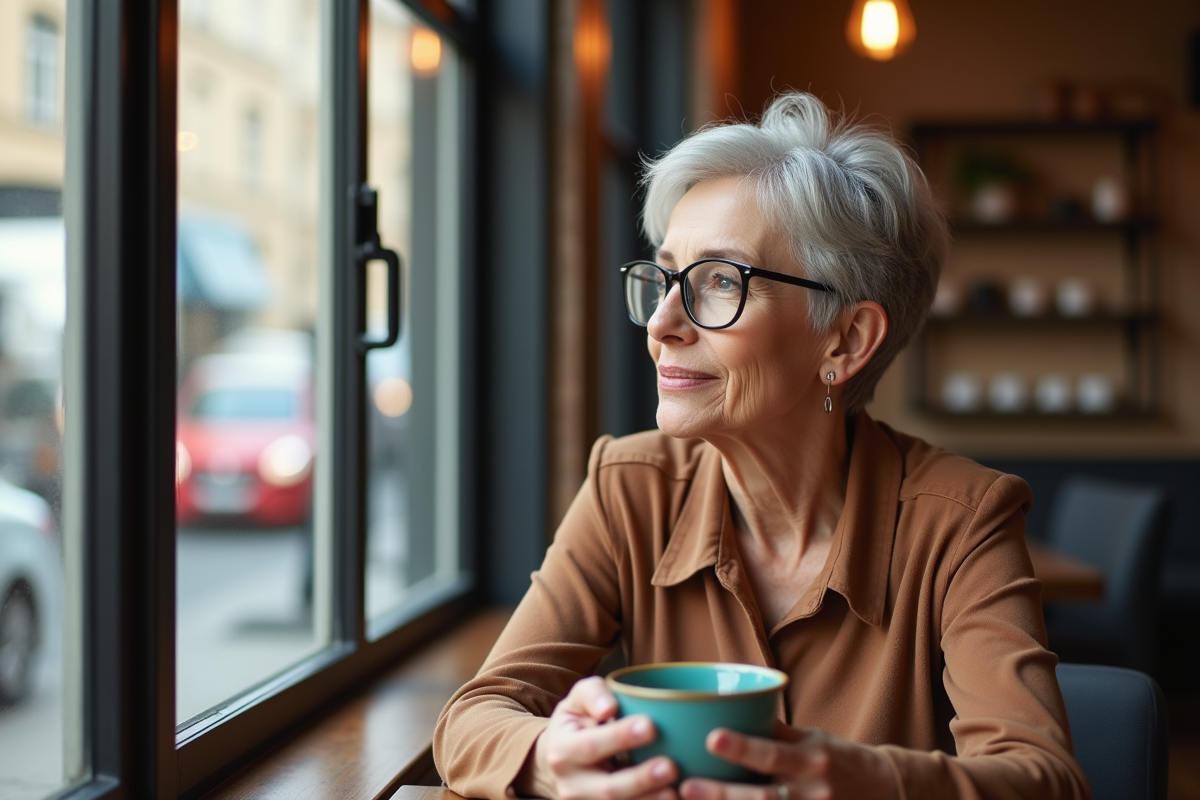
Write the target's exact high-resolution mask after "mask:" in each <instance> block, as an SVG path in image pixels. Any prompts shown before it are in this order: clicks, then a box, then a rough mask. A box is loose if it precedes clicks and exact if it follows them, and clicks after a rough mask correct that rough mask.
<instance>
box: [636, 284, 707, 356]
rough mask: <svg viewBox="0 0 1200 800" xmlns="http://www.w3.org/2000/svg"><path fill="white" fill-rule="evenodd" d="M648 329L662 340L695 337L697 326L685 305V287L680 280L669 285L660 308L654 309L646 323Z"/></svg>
mask: <svg viewBox="0 0 1200 800" xmlns="http://www.w3.org/2000/svg"><path fill="white" fill-rule="evenodd" d="M646 331H647V332H648V333H649V334H650V335H651V336H652V337H653V338H654V339H656V340H658V341H660V342H661V341H665V340H666V339H682V340H685V341H686V340H688V339H691V338H695V335H696V327H695V326H694V325H693V324H692V321H691V320H690V319H689V318H688V315H687V310H686V309H685V308H684V307H683V289H682V287H680V286H679V284H678V282H674V283H672V284H671V285H669V286H668V287H667V294H666V296H665V297H663V299H662V302H661V303H659V304H658V308H656V309H654V313H653V314H652V315H651V316H650V321H649V322H647V323H646Z"/></svg>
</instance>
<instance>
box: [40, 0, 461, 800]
mask: <svg viewBox="0 0 1200 800" xmlns="http://www.w3.org/2000/svg"><path fill="white" fill-rule="evenodd" d="M395 1H396V2H401V0H395ZM403 5H405V6H406V7H407V8H408V9H409V10H410V11H412V12H413V13H415V14H416V15H417V16H419V17H420V18H422V20H423V21H425V22H426V23H428V24H429V25H431V26H432V27H434V28H435V29H437V30H438V32H439V33H441V34H442V35H443V36H446V37H448V38H449V39H451V40H452V41H453V42H454V44H455V45H456V46H457V47H458V48H459V49H460V51H461V52H462V53H463V57H464V62H465V63H466V71H467V72H468V73H471V72H473V71H474V70H476V69H478V67H477V64H478V59H479V47H478V44H477V41H478V34H477V22H476V20H474V19H470V18H467V17H464V16H463V15H462V14H460V13H459V12H458V11H457V10H456V9H455V8H453V7H451V6H449V5H448V4H446V3H445V2H441V1H440V0H430V2H428V3H425V2H423V1H422V0H404V1H403ZM322 9H323V10H322V14H323V19H322V22H323V33H322V35H323V36H324V37H326V41H325V45H326V47H325V50H324V52H325V53H326V55H325V57H324V60H323V65H322V71H323V76H324V77H323V80H324V81H325V82H326V83H325V86H326V91H327V92H328V94H327V96H328V97H329V98H330V99H331V102H330V103H328V104H327V107H325V108H323V111H322V143H323V148H325V149H326V150H327V151H328V152H329V153H331V154H332V155H329V156H325V157H324V158H323V172H322V179H323V190H324V191H323V192H322V208H321V220H322V222H321V224H322V225H323V226H325V227H324V229H323V231H322V233H323V234H325V235H324V236H323V239H322V241H323V246H324V248H325V252H324V253H323V254H322V259H323V260H324V261H325V266H324V268H323V270H322V281H325V282H326V283H323V285H322V287H321V288H322V294H323V295H324V296H327V297H328V298H329V299H328V301H327V302H325V303H324V306H323V308H322V310H321V314H322V315H323V316H322V319H321V322H320V324H321V325H322V326H323V329H324V330H328V331H329V332H330V334H331V335H328V336H325V337H322V340H323V341H324V342H325V344H323V345H322V347H323V348H325V349H326V352H323V353H322V356H323V357H324V362H323V363H326V364H330V365H331V368H330V372H331V374H330V375H328V376H327V377H325V378H323V379H321V382H320V384H319V386H318V391H319V392H321V393H322V401H323V402H324V403H325V408H326V411H325V414H326V415H327V416H326V417H325V419H324V420H323V422H324V425H323V429H322V436H323V437H324V441H323V443H322V444H323V445H324V446H325V449H324V452H327V453H330V457H329V458H328V459H327V462H328V463H329V464H330V465H331V466H330V468H329V469H327V470H325V471H324V475H325V476H326V478H325V479H324V482H323V486H322V487H321V488H319V489H318V493H319V494H320V495H323V497H324V501H323V502H324V503H325V506H324V508H323V510H321V511H319V512H318V514H319V520H318V522H317V528H318V529H321V528H324V533H323V534H321V535H319V539H318V546H324V547H325V548H326V554H327V555H328V557H329V561H330V563H331V564H332V575H331V576H330V578H331V580H330V581H329V582H328V585H329V587H330V588H329V589H328V592H329V597H330V598H331V604H332V618H331V619H329V620H328V625H329V630H330V645H329V647H327V648H326V649H324V650H322V651H321V652H320V653H318V654H317V655H315V656H314V657H312V658H310V659H307V660H305V661H304V662H302V663H300V664H297V665H296V666H294V667H293V668H291V669H290V670H288V671H286V672H285V673H283V674H281V675H279V676H277V677H276V678H274V679H271V680H269V681H267V682H265V683H263V684H261V685H260V686H258V687H256V688H254V689H252V690H251V691H249V692H248V693H247V694H246V695H244V696H242V697H241V698H239V699H238V700H237V701H235V702H233V703H231V704H230V705H229V706H228V707H226V709H224V710H223V711H222V713H219V714H216V715H214V716H211V717H207V718H204V719H201V720H199V721H197V722H192V723H191V724H187V725H185V726H183V727H181V728H179V729H178V730H177V723H176V719H175V713H176V711H175V680H176V669H175V666H176V665H175V625H176V619H175V556H176V547H175V537H174V535H173V534H174V531H175V510H174V490H175V487H174V471H175V470H174V459H175V413H176V400H175V374H176V347H177V341H176V298H175V294H176V276H175V271H174V270H170V269H168V270H163V269H161V266H160V265H162V264H164V263H174V260H175V241H176V214H177V183H176V158H177V153H176V128H177V93H178V89H177V58H178V3H177V0H157V2H151V3H116V2H108V1H107V0H68V11H67V19H68V26H67V29H66V30H67V36H68V52H71V53H73V54H75V55H74V57H73V58H71V59H68V60H67V63H66V65H65V68H66V70H67V86H68V88H67V104H68V105H67V108H68V114H69V115H70V117H71V119H72V124H71V126H70V127H69V129H68V130H67V132H66V151H67V167H66V181H65V185H66V186H67V187H68V191H66V192H64V198H65V199H64V218H65V221H66V225H67V231H68V242H69V243H70V245H69V247H68V274H69V275H70V280H69V281H68V295H69V301H68V305H69V308H70V309H71V310H70V312H69V313H70V315H71V316H70V318H69V319H70V322H69V326H68V332H67V335H66V343H65V348H64V349H65V354H64V361H65V378H64V384H65V405H66V407H67V409H68V411H67V420H68V422H67V426H68V430H69V431H71V433H70V434H69V435H68V437H67V439H66V442H65V445H64V447H65V451H66V458H65V459H64V465H65V466H64V500H65V502H64V519H63V529H64V537H65V540H66V542H67V548H66V549H67V550H68V557H67V559H68V563H67V566H66V568H67V571H68V575H69V576H70V579H72V580H74V581H76V585H77V586H78V587H79V591H78V592H77V593H76V594H75V595H74V596H73V597H72V598H71V606H72V612H71V613H72V615H73V622H72V628H71V629H72V630H74V631H78V636H79V638H80V639H81V651H82V652H81V658H79V659H77V660H78V661H79V662H80V663H79V664H78V665H75V666H74V667H73V669H75V670H78V673H77V675H76V676H75V679H74V680H73V681H70V682H69V683H70V685H69V686H68V688H67V692H68V694H67V702H68V703H74V704H75V705H74V707H75V708H78V709H79V712H80V720H79V721H80V723H81V724H80V725H79V731H80V732H79V734H78V738H76V739H74V740H72V741H71V742H69V743H68V747H67V751H68V770H69V771H70V772H71V774H74V775H76V776H82V777H83V780H82V781H81V782H80V783H79V784H77V785H75V786H71V787H68V788H67V789H65V790H63V791H62V792H60V793H59V796H60V797H64V798H66V797H70V798H93V797H95V798H101V797H103V798H126V797H129V798H134V797H159V798H162V797H195V796H198V795H200V794H202V793H203V792H205V791H207V790H208V789H210V788H212V787H213V786H215V785H216V784H217V783H219V782H220V781H221V780H222V779H223V778H224V777H226V776H228V775H229V774H230V773H232V772H233V771H234V770H236V769H237V768H238V767H240V766H242V765H243V764H245V763H246V762H247V761H249V760H251V759H253V758H254V757H256V756H258V755H260V754H261V753H262V752H263V751H264V750H265V749H267V748H268V747H270V746H271V745H272V744H274V743H276V742H277V741H278V739H279V738H280V737H281V736H282V735H284V734H285V732H287V731H288V729H289V728H291V727H292V726H293V725H295V724H296V723H297V722H300V721H301V720H303V719H304V718H305V717H308V716H310V715H312V714H314V713H316V712H317V711H318V710H319V709H320V708H322V707H323V706H328V705H329V704H330V703H332V702H334V701H335V700H336V699H337V698H338V697H339V696H343V695H345V694H347V693H349V692H351V691H353V689H354V687H356V686H358V685H360V684H361V681H362V680H363V679H364V678H366V677H368V676H370V675H372V674H375V673H378V672H380V671H381V670H382V669H383V668H385V667H386V666H388V665H390V664H394V663H395V662H396V661H398V660H400V659H401V658H403V657H404V656H405V654H407V653H411V652H413V651H414V650H415V649H416V648H418V647H419V646H420V645H421V644H422V643H423V642H426V641H428V640H430V639H431V638H433V637H434V636H436V635H437V634H438V633H440V632H442V631H444V630H445V629H446V628H447V627H448V626H449V625H451V624H452V623H453V622H455V621H457V620H459V619H461V618H463V617H464V616H465V615H466V614H467V613H468V612H470V611H471V610H473V609H474V608H477V607H478V605H479V596H480V583H479V581H478V580H476V579H475V578H474V577H472V576H473V575H474V573H473V572H470V570H471V569H472V566H473V563H474V558H473V557H472V556H471V555H470V554H472V553H473V550H474V547H475V544H474V542H475V537H474V536H473V535H472V531H473V529H474V526H475V520H474V518H473V517H471V516H469V515H468V516H466V517H464V519H463V520H462V523H463V524H462V527H461V530H460V535H461V536H462V537H463V539H464V541H463V542H462V543H461V552H463V553H464V554H466V555H465V563H464V569H465V570H467V571H468V572H467V577H466V579H465V580H463V581H460V582H459V584H458V585H456V586H455V587H454V588H453V589H452V590H451V591H450V592H448V593H446V594H445V595H443V596H440V597H438V598H437V599H436V600H435V603H434V604H430V605H428V606H426V607H423V608H416V609H408V610H407V611H406V613H405V614H404V615H403V616H402V618H398V619H397V618H394V619H391V620H389V622H399V623H402V624H399V625H398V626H397V627H396V628H395V629H394V630H392V631H391V632H390V633H387V634H386V635H384V636H382V637H380V638H378V639H377V640H374V641H370V640H368V637H367V629H366V628H367V626H366V620H365V607H364V606H365V602H364V600H365V598H364V594H363V581H364V556H365V546H366V527H365V513H364V510H365V492H366V485H365V480H364V477H365V475H366V460H365V447H364V444H365V442H364V438H365V416H364V414H363V413H362V411H361V409H363V408H364V407H365V361H364V359H363V356H362V353H361V352H360V351H359V350H358V345H357V343H358V338H359V333H360V331H361V329H362V314H363V305H364V304H363V292H364V288H363V284H364V274H363V271H362V270H360V269H357V268H356V266H355V264H356V262H355V249H356V246H357V244H358V241H359V231H358V224H359V219H358V218H359V213H358V212H359V210H358V208H357V206H356V205H355V204H354V203H353V202H352V201H351V199H350V198H351V192H349V191H339V190H337V189H336V188H335V189H330V188H329V187H343V188H344V189H345V190H349V189H351V188H353V187H357V186H359V185H360V184H361V183H362V182H363V181H364V180H365V176H366V169H365V168H366V163H365V153H366V147H365V137H366V135H367V127H366V124H365V113H366V108H365V99H366V74H365V68H366V53H365V47H366V46H367V42H368V41H369V38H368V37H367V36H366V33H367V28H366V26H367V25H368V24H369V17H368V13H367V11H368V3H367V0H359V1H358V2H357V3H340V2H328V3H322ZM60 68H62V67H61V65H60ZM466 91H468V92H471V91H472V82H471V81H470V80H468V82H467V84H466ZM478 102H479V100H478V96H477V95H471V96H468V97H467V98H466V102H465V104H464V105H465V108H466V109H468V110H469V117H468V119H466V120H464V123H465V133H466V135H467V137H468V140H467V144H466V149H467V152H466V153H465V154H464V155H465V158H466V159H467V161H468V162H470V163H468V164H466V165H464V169H463V175H464V180H469V179H470V176H471V175H472V174H473V167H474V163H473V162H474V160H475V158H476V156H477V154H476V152H475V148H476V147H478V144H477V143H478V142H479V140H480V139H481V138H482V137H480V136H478V122H477V120H478V119H479V117H480V116H481V115H480V114H479V112H478ZM462 195H463V197H464V198H472V197H474V196H475V192H473V191H472V190H471V188H470V187H469V186H467V187H464V190H463V192H462ZM465 202H468V201H467V200H465V199H464V203H465ZM475 210H476V209H475V208H473V207H472V208H464V209H463V213H464V216H465V217H466V220H465V226H466V227H465V230H467V231H470V230H472V226H473V222H474V219H475ZM468 238H470V237H469V236H468ZM463 255H464V259H467V263H468V264H472V263H473V261H472V260H471V259H472V258H473V255H474V254H473V253H471V252H464V254H463ZM471 269H475V267H472V268H471ZM326 289H328V290H329V291H328V292H325V291H324V290H326ZM474 303H475V300H474V295H473V294H472V293H470V292H468V293H467V294H466V295H465V296H464V308H463V313H462V319H463V326H464V331H463V335H462V336H461V337H460V339H459V341H461V342H463V343H464V344H463V349H464V352H463V359H462V364H463V367H462V368H463V370H464V373H465V374H466V375H470V374H471V364H472V363H473V362H474V358H475V356H474V353H473V352H472V351H471V348H472V347H473V343H474V342H476V341H477V337H476V336H475V335H474V329H473V325H474V324H475V323H474V322H473V320H474V317H475V316H476V315H475V314H474V313H473V307H474ZM472 389H473V387H472V386H471V385H470V383H469V381H464V383H463V386H462V387H461V391H462V400H461V407H462V408H463V410H464V416H467V417H471V419H464V425H463V428H464V435H463V438H462V442H463V444H462V447H463V449H464V452H466V451H473V450H474V449H475V448H476V442H475V440H474V438H473V436H472V433H473V431H474V430H475V425H474V422H473V414H472V412H471V409H472V405H471V404H470V403H469V401H468V398H471V397H473V396H474V395H473V392H472ZM75 410H77V411H75ZM73 411H74V413H73ZM471 461H472V460H471V459H464V460H463V463H464V464H468V463H471ZM319 480H320V478H319ZM460 481H461V487H460V491H461V492H462V496H463V497H467V496H470V493H471V492H472V491H473V487H474V486H475V483H476V479H475V476H474V475H473V474H469V473H466V472H464V474H462V475H460ZM319 502H320V501H319ZM334 530H338V531H342V532H344V533H343V534H342V535H339V536H334V535H333V531H334ZM166 531H169V532H171V534H170V535H166V534H164V532H166ZM320 536H323V537H324V540H323V544H322V543H321V539H320ZM318 583H319V581H318ZM317 602H319V600H318V601H317ZM68 707H72V706H68ZM68 727H70V726H68Z"/></svg>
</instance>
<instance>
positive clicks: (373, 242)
mask: <svg viewBox="0 0 1200 800" xmlns="http://www.w3.org/2000/svg"><path fill="white" fill-rule="evenodd" d="M354 254H355V258H356V260H357V263H358V267H359V269H362V270H364V271H365V270H366V267H367V264H369V263H370V262H372V261H383V262H384V263H386V264H387V320H388V327H387V336H386V337H384V338H382V339H372V338H371V337H370V336H368V335H367V334H366V332H363V333H360V334H359V336H358V349H359V352H362V353H365V352H367V351H368V350H373V349H375V348H377V347H391V346H392V345H394V344H395V343H396V340H397V339H399V338H400V255H399V254H398V253H397V252H396V251H395V250H389V249H388V248H386V247H384V246H383V244H382V243H381V242H380V241H379V193H378V192H376V191H375V190H374V189H372V188H371V187H370V186H368V185H367V184H365V183H364V184H362V185H361V186H359V187H358V244H357V245H356V246H355V248H354ZM364 297H365V293H364Z"/></svg>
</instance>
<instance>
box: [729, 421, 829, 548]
mask: <svg viewBox="0 0 1200 800" xmlns="http://www.w3.org/2000/svg"><path fill="white" fill-rule="evenodd" d="M830 417H831V418H828V419H819V420H818V421H817V422H816V423H815V424H812V425H807V426H804V427H803V428H802V429H796V428H795V427H788V428H787V429H780V428H782V427H783V426H778V427H777V428H775V429H772V430H762V431H756V432H755V433H754V434H753V435H750V436H736V437H735V436H721V437H714V438H713V439H711V440H710V443H711V444H712V445H713V446H714V447H715V448H716V449H717V450H718V451H719V452H720V453H721V457H722V461H723V470H724V473H725V483H726V485H727V486H728V488H729V494H730V499H731V500H732V509H731V511H732V513H733V520H734V525H735V527H736V528H737V529H738V531H739V533H741V534H742V535H743V536H749V537H752V539H753V540H754V541H755V542H756V544H757V545H758V546H759V547H763V548H766V549H767V551H771V552H776V553H779V554H780V555H781V556H788V555H790V556H792V557H802V556H803V555H804V553H805V552H807V551H808V550H809V548H810V546H811V545H812V544H813V543H814V542H820V541H827V540H828V539H829V538H831V537H832V536H833V532H834V530H835V529H836V528H837V524H838V520H839V519H840V517H841V514H842V507H843V506H844V505H845V499H846V481H847V477H848V467H849V452H850V445H851V434H850V432H849V429H850V428H851V427H852V426H851V425H849V424H847V421H846V419H845V417H843V416H842V415H840V414H839V415H836V417H835V416H834V415H830Z"/></svg>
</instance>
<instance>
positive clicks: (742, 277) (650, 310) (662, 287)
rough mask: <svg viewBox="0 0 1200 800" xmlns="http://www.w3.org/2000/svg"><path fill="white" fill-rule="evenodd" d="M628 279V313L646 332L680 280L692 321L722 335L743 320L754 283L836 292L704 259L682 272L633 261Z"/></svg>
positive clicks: (722, 260)
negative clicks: (755, 280) (753, 280)
mask: <svg viewBox="0 0 1200 800" xmlns="http://www.w3.org/2000/svg"><path fill="white" fill-rule="evenodd" d="M621 275H623V276H624V279H625V310H626V311H628V312H629V318H630V319H631V320H633V321H634V322H635V323H636V324H638V325H641V326H643V327H645V326H646V325H648V324H649V323H650V317H652V316H654V312H655V311H657V310H658V307H659V306H660V305H662V302H663V300H665V299H666V297H667V292H669V291H671V283H672V282H673V281H678V283H679V286H680V290H681V291H682V292H683V307H684V309H685V310H686V311H687V315H688V318H689V319H691V321H692V322H694V323H696V324H697V325H699V326H700V327H701V328H707V329H708V330H720V329H721V328H728V327H729V326H730V325H732V324H733V323H735V322H737V321H738V317H740V316H741V315H742V310H743V309H744V308H745V307H746V288H747V287H748V286H749V285H750V279H751V278H766V279H767V280H769V281H779V282H780V283H789V284H791V285H792V286H803V287H804V288H805V289H816V290H817V291H819V292H832V291H833V289H831V288H830V287H828V286H826V285H825V284H823V283H817V282H816V281H810V280H807V279H806V278H797V277H796V276H794V275H785V274H784V273H782V272H772V271H771V270H768V269H759V268H758V267H752V266H750V265H749V264H742V263H740V262H738V261H730V260H729V259H727V258H704V259H701V260H700V261H697V262H696V263H695V264H690V265H688V266H686V267H684V268H683V269H682V270H673V269H667V268H666V267H664V266H662V265H660V264H656V263H654V262H653V261H630V262H629V263H628V264H622V265H621Z"/></svg>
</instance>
